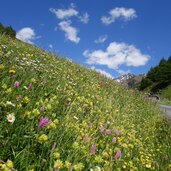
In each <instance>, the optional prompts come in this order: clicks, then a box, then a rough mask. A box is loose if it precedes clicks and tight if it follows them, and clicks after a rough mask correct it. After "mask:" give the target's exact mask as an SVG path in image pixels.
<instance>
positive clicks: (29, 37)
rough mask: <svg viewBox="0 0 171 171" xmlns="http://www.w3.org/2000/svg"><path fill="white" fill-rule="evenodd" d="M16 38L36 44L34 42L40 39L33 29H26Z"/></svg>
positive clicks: (20, 31)
mask: <svg viewBox="0 0 171 171" xmlns="http://www.w3.org/2000/svg"><path fill="white" fill-rule="evenodd" d="M16 38H17V39H20V40H22V41H24V42H26V43H30V44H34V43H33V40H35V39H37V38H40V36H39V37H36V34H35V32H34V30H33V29H32V28H30V27H24V28H22V29H21V30H19V31H18V32H17V35H16Z"/></svg>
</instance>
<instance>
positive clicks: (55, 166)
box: [54, 160, 63, 170]
mask: <svg viewBox="0 0 171 171" xmlns="http://www.w3.org/2000/svg"><path fill="white" fill-rule="evenodd" d="M62 167H63V162H62V161H61V160H56V161H55V163H54V168H55V169H57V168H58V170H59V169H61V168H62Z"/></svg>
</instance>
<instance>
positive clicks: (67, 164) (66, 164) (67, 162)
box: [65, 161, 71, 169]
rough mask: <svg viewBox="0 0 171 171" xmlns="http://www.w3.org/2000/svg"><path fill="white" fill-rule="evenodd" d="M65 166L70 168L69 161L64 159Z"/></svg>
mask: <svg viewBox="0 0 171 171" xmlns="http://www.w3.org/2000/svg"><path fill="white" fill-rule="evenodd" d="M65 167H66V168H67V169H70V168H71V163H70V162H69V161H65Z"/></svg>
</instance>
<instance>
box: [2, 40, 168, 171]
mask: <svg viewBox="0 0 171 171" xmlns="http://www.w3.org/2000/svg"><path fill="white" fill-rule="evenodd" d="M15 72H16V73H15ZM16 81H18V82H19V85H18V87H17V86H16V88H14V83H15V82H16ZM0 95H1V97H0V130H1V131H0V170H3V171H6V170H12V169H13V170H14V169H17V170H18V171H33V170H34V171H41V170H45V171H53V170H55V168H56V170H57V169H59V170H61V171H65V170H76V171H80V170H87V171H89V170H94V171H99V170H103V171H114V170H117V171H119V170H133V171H139V170H155V171H157V170H160V171H162V170H163V171H166V170H169V169H171V161H170V158H169V157H171V141H170V140H171V128H170V126H169V125H168V123H167V122H166V121H165V119H164V117H163V115H162V113H160V111H159V108H158V106H156V105H155V104H154V103H152V102H147V101H146V100H145V99H144V98H143V97H141V95H140V93H139V92H138V91H133V90H126V89H124V88H122V87H120V86H119V85H117V84H115V83H114V82H113V81H112V80H110V79H108V78H106V77H104V76H102V75H100V74H98V73H96V72H95V71H92V70H89V69H86V68H84V67H81V66H78V65H76V64H75V63H72V62H70V61H68V60H66V59H63V58H59V57H57V56H55V55H52V54H48V53H47V52H44V51H42V50H40V49H38V48H36V47H34V46H31V45H28V44H25V43H22V42H20V41H17V40H11V39H9V38H7V37H2V38H1V39H0ZM43 110H44V111H43ZM9 114H13V115H14V116H15V121H14V122H13V123H10V122H9V121H8V119H7V116H9ZM42 116H43V117H47V118H48V119H49V121H50V123H49V124H48V125H45V126H44V127H43V128H40V127H39V122H40V118H41V117H42ZM100 130H101V132H100ZM103 131H104V132H103ZM112 140H113V142H112ZM115 141H116V142H115ZM92 147H93V148H94V149H92ZM93 150H94V151H93ZM119 152H121V156H119V155H118V158H116V154H119ZM12 165H13V166H12ZM10 168H11V169H10Z"/></svg>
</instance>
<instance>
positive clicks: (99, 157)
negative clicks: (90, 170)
mask: <svg viewBox="0 0 171 171" xmlns="http://www.w3.org/2000/svg"><path fill="white" fill-rule="evenodd" d="M95 161H96V162H98V163H102V162H103V158H102V157H101V156H99V155H98V156H96V157H95Z"/></svg>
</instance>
